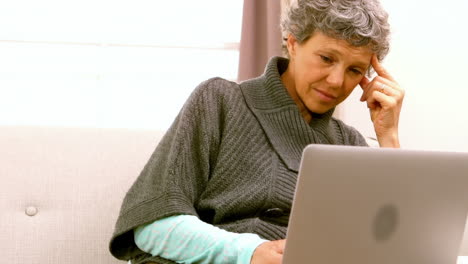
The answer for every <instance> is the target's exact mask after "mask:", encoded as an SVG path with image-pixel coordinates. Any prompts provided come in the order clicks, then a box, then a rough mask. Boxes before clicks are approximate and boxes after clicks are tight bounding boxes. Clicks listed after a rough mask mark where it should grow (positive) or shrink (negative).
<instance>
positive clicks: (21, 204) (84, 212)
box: [0, 127, 162, 264]
mask: <svg viewBox="0 0 468 264" xmlns="http://www.w3.org/2000/svg"><path fill="white" fill-rule="evenodd" d="M161 135H162V133H161V132H157V131H136V130H126V129H85V128H45V127H43V128H41V127H0V149H1V150H0V177H1V183H0V258H1V259H0V263H8V264H25V263H28V264H32V263H41V264H45V263H47V264H54V263H99V264H107V263H109V264H110V263H125V262H121V261H118V260H117V259H115V258H113V257H112V256H111V255H110V253H109V250H108V241H109V239H110V237H111V234H112V232H113V228H114V224H115V220H116V218H117V215H118V212H119V209H120V204H121V202H122V199H123V196H124V195H125V192H126V191H127V190H128V188H129V187H130V185H131V184H132V182H133V181H134V180H135V179H136V177H137V176H138V174H139V172H140V171H141V169H142V168H143V166H144V165H145V164H146V161H147V160H148V159H149V156H150V155H151V153H152V152H153V150H154V148H155V146H156V144H157V142H158V140H159V138H160V137H161Z"/></svg>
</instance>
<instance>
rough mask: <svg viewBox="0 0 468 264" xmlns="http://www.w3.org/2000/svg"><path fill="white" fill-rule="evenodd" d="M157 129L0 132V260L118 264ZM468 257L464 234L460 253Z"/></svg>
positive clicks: (12, 262) (6, 129) (1, 129)
mask: <svg viewBox="0 0 468 264" xmlns="http://www.w3.org/2000/svg"><path fill="white" fill-rule="evenodd" d="M161 136H162V133H161V132H158V131H141V130H126V129H86V128H46V127H0V149H1V150H0V177H1V183H0V258H1V260H0V263H8V264H20V263H21V264H23V263H28V264H33V263H41V264H42V263H48V264H55V263H99V264H107V263H109V264H110V263H125V262H120V261H118V260H116V259H114V258H113V257H112V256H111V255H110V253H109V251H108V241H109V239H110V237H111V234H112V231H113V228H114V223H115V220H116V217H117V215H118V212H119V209H120V204H121V202H122V199H123V196H124V195H125V192H126V191H127V190H128V188H129V187H130V185H131V184H132V182H133V181H134V180H135V178H136V177H137V176H138V174H139V172H140V171H141V169H142V168H143V166H144V165H145V164H146V161H147V160H148V159H149V156H150V155H151V153H152V152H153V150H154V148H155V146H156V145H157V143H158V141H159V139H160V137H161ZM461 254H462V255H468V236H465V242H464V246H463V249H462V253H461Z"/></svg>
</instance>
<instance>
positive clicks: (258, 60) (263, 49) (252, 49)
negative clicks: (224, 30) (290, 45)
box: [238, 0, 282, 81]
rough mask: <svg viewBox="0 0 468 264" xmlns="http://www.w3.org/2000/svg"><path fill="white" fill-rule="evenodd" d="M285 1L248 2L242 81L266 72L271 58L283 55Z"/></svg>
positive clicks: (258, 0) (244, 27)
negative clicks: (283, 12) (282, 3)
mask: <svg viewBox="0 0 468 264" xmlns="http://www.w3.org/2000/svg"><path fill="white" fill-rule="evenodd" d="M280 16H281V0H244V9H243V15H242V35H241V42H240V55H239V56H240V57H239V72H238V81H244V80H247V79H250V78H253V77H257V76H259V75H261V74H262V73H263V70H264V69H265V65H266V63H267V62H268V59H269V58H270V57H272V56H281V55H282V52H281V30H280Z"/></svg>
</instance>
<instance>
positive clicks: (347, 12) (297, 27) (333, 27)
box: [281, 0, 390, 60]
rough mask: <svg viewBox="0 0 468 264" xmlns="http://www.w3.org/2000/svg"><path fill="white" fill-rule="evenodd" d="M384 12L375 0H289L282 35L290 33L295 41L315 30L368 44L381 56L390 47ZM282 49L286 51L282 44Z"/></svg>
mask: <svg viewBox="0 0 468 264" xmlns="http://www.w3.org/2000/svg"><path fill="white" fill-rule="evenodd" d="M387 20H388V14H387V12H386V11H385V10H384V9H383V8H382V6H381V5H380V3H379V1H378V0H292V3H291V5H290V6H289V9H287V11H286V12H285V13H283V16H282V19H281V31H282V34H283V39H286V38H287V36H288V35H289V34H292V35H293V36H294V37H295V38H296V39H297V41H298V42H299V43H303V42H305V41H307V40H308V39H309V38H310V36H311V35H312V34H313V33H314V32H316V31H320V32H321V33H323V34H325V35H327V36H329V37H333V38H337V39H342V40H346V41H348V43H350V44H351V45H353V46H356V47H360V46H369V48H370V49H371V50H372V52H374V53H376V55H377V58H378V59H379V60H382V59H383V58H385V56H386V55H387V53H388V51H389V48H390V44H389V43H390V25H389V24H388V21H387ZM283 50H284V51H285V52H286V55H288V56H289V54H288V53H287V49H286V45H285V43H283Z"/></svg>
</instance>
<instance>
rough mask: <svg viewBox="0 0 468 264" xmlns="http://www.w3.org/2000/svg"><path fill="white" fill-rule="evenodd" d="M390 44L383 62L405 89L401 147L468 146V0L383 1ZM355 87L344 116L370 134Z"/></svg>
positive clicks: (341, 110) (366, 118) (368, 119)
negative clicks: (388, 19) (388, 18)
mask: <svg viewBox="0 0 468 264" xmlns="http://www.w3.org/2000/svg"><path fill="white" fill-rule="evenodd" d="M382 3H383V5H384V6H385V8H386V10H387V11H388V13H389V14H390V23H391V26H392V31H393V34H392V45H391V50H390V53H389V55H388V56H387V58H386V59H385V60H384V65H385V67H386V68H387V69H388V70H389V71H390V73H391V74H392V75H393V77H394V78H395V79H396V80H397V81H398V82H399V83H400V85H401V86H402V87H403V88H404V89H405V90H406V97H405V100H404V105H403V109H402V113H401V119H400V139H401V143H402V147H404V148H411V149H435V150H454V151H468V50H467V49H468V36H467V34H468V33H467V32H468V28H467V27H468V1H464V0H445V1H440V0H411V1H408V0H382ZM360 94H361V89H360V88H359V87H357V88H356V89H355V91H354V92H353V94H352V95H351V97H350V98H348V99H347V101H346V102H345V103H344V104H343V106H342V108H341V109H340V112H339V114H340V116H341V117H342V119H343V120H344V121H345V122H346V123H348V124H350V125H353V126H354V127H356V128H357V129H359V130H360V131H361V132H363V134H365V135H366V136H372V135H374V132H373V128H372V124H371V122H370V118H369V113H368V111H367V108H366V106H365V104H364V103H361V102H359V97H360Z"/></svg>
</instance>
